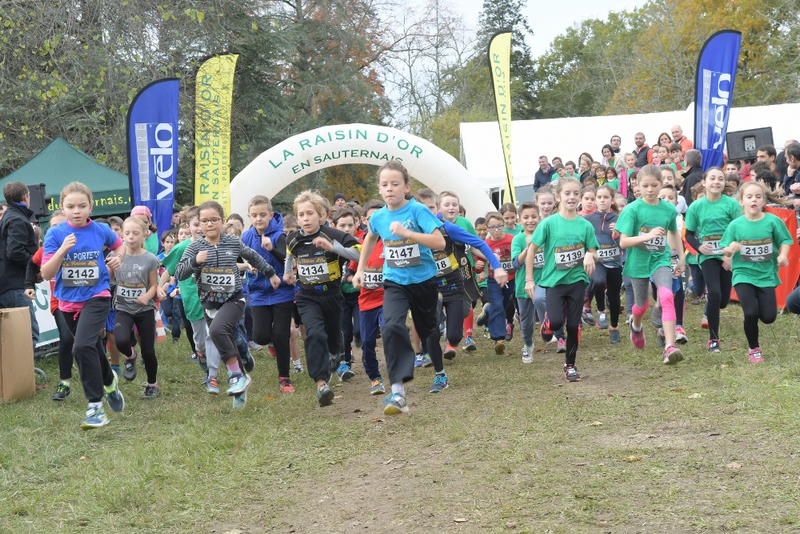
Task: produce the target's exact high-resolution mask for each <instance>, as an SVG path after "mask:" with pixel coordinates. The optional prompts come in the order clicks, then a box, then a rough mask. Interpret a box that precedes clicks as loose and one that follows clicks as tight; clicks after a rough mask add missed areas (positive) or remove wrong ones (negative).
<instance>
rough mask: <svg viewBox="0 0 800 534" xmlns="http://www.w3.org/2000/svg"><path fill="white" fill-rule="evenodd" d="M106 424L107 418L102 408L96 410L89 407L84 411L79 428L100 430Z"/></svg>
mask: <svg viewBox="0 0 800 534" xmlns="http://www.w3.org/2000/svg"><path fill="white" fill-rule="evenodd" d="M107 424H108V417H107V416H106V410H105V409H104V408H103V407H102V406H100V407H98V408H93V407H91V406H89V407H88V408H87V409H86V418H85V419H84V420H83V423H81V428H83V429H84V430H89V429H90V428H100V427H101V426H106V425H107Z"/></svg>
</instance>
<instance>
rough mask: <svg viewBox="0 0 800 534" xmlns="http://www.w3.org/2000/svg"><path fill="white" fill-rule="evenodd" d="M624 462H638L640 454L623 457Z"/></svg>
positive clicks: (640, 458)
mask: <svg viewBox="0 0 800 534" xmlns="http://www.w3.org/2000/svg"><path fill="white" fill-rule="evenodd" d="M623 460H625V461H626V462H640V461H641V460H642V457H641V456H626V457H625V458H623Z"/></svg>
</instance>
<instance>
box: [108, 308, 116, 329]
mask: <svg viewBox="0 0 800 534" xmlns="http://www.w3.org/2000/svg"><path fill="white" fill-rule="evenodd" d="M116 320H117V310H115V309H114V308H111V311H110V312H108V317H106V332H110V333H112V334H113V333H114V322H115V321H116Z"/></svg>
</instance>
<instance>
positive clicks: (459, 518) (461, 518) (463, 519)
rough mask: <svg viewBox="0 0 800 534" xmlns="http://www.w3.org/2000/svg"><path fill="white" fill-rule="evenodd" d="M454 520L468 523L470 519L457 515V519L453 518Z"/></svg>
mask: <svg viewBox="0 0 800 534" xmlns="http://www.w3.org/2000/svg"><path fill="white" fill-rule="evenodd" d="M453 521H455V522H456V523H466V522H467V521H468V519H467V518H466V517H456V518H455V519H453Z"/></svg>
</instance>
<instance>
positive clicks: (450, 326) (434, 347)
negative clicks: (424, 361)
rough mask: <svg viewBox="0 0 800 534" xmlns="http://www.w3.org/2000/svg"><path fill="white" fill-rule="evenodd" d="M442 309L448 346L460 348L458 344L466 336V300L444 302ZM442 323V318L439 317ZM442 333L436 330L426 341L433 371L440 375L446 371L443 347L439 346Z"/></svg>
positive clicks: (426, 348)
mask: <svg viewBox="0 0 800 534" xmlns="http://www.w3.org/2000/svg"><path fill="white" fill-rule="evenodd" d="M442 307H443V308H444V313H445V316H446V320H447V344H448V345H452V346H454V347H458V343H459V342H460V341H461V338H462V337H463V336H464V300H463V299H461V298H459V299H456V300H450V301H448V302H443V303H442ZM438 319H439V321H438V322H439V323H441V319H443V318H442V317H441V316H439V317H438ZM439 337H441V333H440V332H439V329H438V328H435V329H434V330H433V331H432V332H431V335H429V336H428V338H427V339H426V340H425V350H426V351H427V352H428V355H429V356H430V357H431V361H432V362H433V369H434V370H435V371H436V372H437V373H438V372H440V371H444V361H443V359H442V346H441V345H440V344H439Z"/></svg>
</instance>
